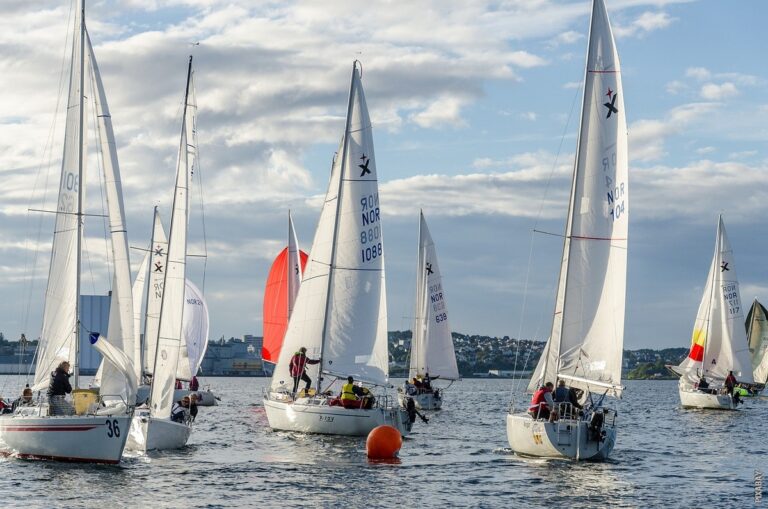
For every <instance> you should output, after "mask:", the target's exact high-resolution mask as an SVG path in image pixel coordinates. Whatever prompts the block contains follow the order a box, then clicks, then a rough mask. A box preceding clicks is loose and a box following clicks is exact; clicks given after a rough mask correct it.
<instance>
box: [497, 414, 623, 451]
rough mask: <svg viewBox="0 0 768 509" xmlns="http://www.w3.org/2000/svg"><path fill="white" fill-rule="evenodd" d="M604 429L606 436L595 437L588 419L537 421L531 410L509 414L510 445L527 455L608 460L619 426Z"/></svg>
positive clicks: (508, 432) (514, 449)
mask: <svg viewBox="0 0 768 509" xmlns="http://www.w3.org/2000/svg"><path fill="white" fill-rule="evenodd" d="M602 431H603V432H604V433H603V434H602V439H600V440H594V439H593V437H592V436H591V433H590V430H589V423H588V422H587V421H584V420H575V419H561V420H559V421H558V422H546V421H541V420H539V421H535V420H533V418H532V417H531V416H530V415H528V414H507V439H508V440H509V446H510V447H511V448H512V450H513V451H514V452H515V453H517V454H521V455H524V456H537V457H543V458H569V459H575V460H604V459H606V458H608V456H609V455H610V454H611V451H613V447H614V445H615V444H616V429H615V427H614V426H604V427H603V430H602Z"/></svg>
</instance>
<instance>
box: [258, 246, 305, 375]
mask: <svg viewBox="0 0 768 509" xmlns="http://www.w3.org/2000/svg"><path fill="white" fill-rule="evenodd" d="M300 256H301V270H302V272H303V271H304V267H306V265H307V253H305V252H304V251H301V252H300ZM287 328H288V248H287V247H286V248H285V249H283V250H282V251H280V254H279V255H277V258H275V261H274V262H272V267H271V268H270V269H269V276H267V285H266V287H265V288H264V344H263V346H262V349H261V357H262V359H263V360H264V361H266V362H271V363H274V364H276V363H277V359H278V358H279V357H280V347H282V346H283V336H285V331H286V329H287Z"/></svg>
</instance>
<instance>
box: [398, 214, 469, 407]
mask: <svg viewBox="0 0 768 509" xmlns="http://www.w3.org/2000/svg"><path fill="white" fill-rule="evenodd" d="M416 259H417V266H416V300H415V303H414V317H415V318H414V324H413V338H412V340H411V355H410V368H409V371H408V378H409V380H413V379H414V378H418V379H421V380H427V379H433V380H434V379H437V378H439V379H441V380H448V381H451V382H453V381H455V380H458V379H459V368H458V366H457V365H456V353H455V351H454V349H453V338H452V336H451V327H450V325H449V324H448V323H449V322H448V309H447V307H446V299H445V290H444V289H443V281H442V280H443V277H442V274H441V273H440V267H439V265H438V263H437V252H436V249H435V243H434V242H433V241H432V235H430V233H429V228H428V227H427V221H426V220H425V219H424V213H423V212H421V211H420V212H419V248H418V252H417V257H416ZM409 397H410V398H412V399H413V402H414V404H415V405H416V408H419V409H423V410H439V409H440V408H442V406H443V398H442V395H441V391H440V390H439V389H436V388H434V389H433V388H417V387H416V386H415V385H413V384H410V383H409V382H406V383H405V384H404V386H403V387H400V388H398V391H397V398H398V400H399V402H400V405H401V406H403V407H405V406H406V401H407V398H409Z"/></svg>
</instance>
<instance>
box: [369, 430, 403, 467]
mask: <svg viewBox="0 0 768 509" xmlns="http://www.w3.org/2000/svg"><path fill="white" fill-rule="evenodd" d="M402 446H403V437H402V435H400V432H399V431H397V428H394V427H392V426H387V425H386V424H385V425H382V426H377V427H375V428H373V429H372V430H371V432H370V433H368V438H367V439H366V441H365V451H366V453H368V458H370V459H372V460H388V459H392V458H396V457H397V452H398V451H399V450H400V448H401V447H402Z"/></svg>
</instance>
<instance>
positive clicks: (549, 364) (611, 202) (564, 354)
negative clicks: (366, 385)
mask: <svg viewBox="0 0 768 509" xmlns="http://www.w3.org/2000/svg"><path fill="white" fill-rule="evenodd" d="M627 177H628V175H627V128H626V118H625V116H624V103H623V91H622V86H621V76H620V67H619V57H618V54H617V52H616V47H615V43H614V39H613V34H612V31H611V26H610V23H609V20H608V14H607V12H606V10H605V5H604V3H603V0H594V2H593V4H592V17H591V25H590V34H589V45H588V54H587V65H586V72H585V78H584V97H583V103H582V110H581V124H580V131H579V139H578V143H577V150H576V163H575V166H574V174H573V183H572V188H571V197H570V203H569V210H568V217H567V223H566V229H565V239H564V243H563V244H564V245H563V257H562V264H561V268H560V278H559V283H558V290H557V298H556V301H555V310H554V315H553V320H552V329H551V335H550V339H549V341H548V342H547V346H546V348H545V351H544V353H543V354H542V357H541V359H540V361H539V365H538V366H537V368H536V372H535V373H534V376H533V378H532V379H531V383H530V384H529V386H528V389H529V391H531V392H533V391H535V390H536V389H537V388H538V387H540V386H541V385H542V384H544V383H545V382H551V383H553V384H557V381H558V379H559V380H565V381H566V382H567V383H568V384H569V385H570V386H571V387H572V388H575V389H580V390H582V391H583V393H584V396H583V397H584V398H586V399H585V401H586V404H585V408H584V411H583V412H581V413H579V412H577V411H576V410H575V409H573V408H570V404H568V403H563V404H561V405H560V408H556V409H555V410H559V412H558V414H559V419H558V420H556V421H554V422H550V421H548V420H544V419H538V418H534V417H535V416H532V415H530V414H529V413H527V412H525V413H513V412H512V411H510V413H509V414H508V415H507V438H508V440H509V444H510V446H511V447H512V450H513V451H515V452H516V453H518V454H523V455H529V456H542V457H565V458H572V459H577V460H580V459H604V458H607V457H608V455H609V454H610V453H611V451H612V450H613V446H614V444H615V438H616V429H615V417H616V413H615V412H614V411H613V410H610V409H608V408H606V407H604V406H603V405H602V403H603V399H604V397H605V396H615V397H620V396H621V392H622V390H623V387H622V386H621V358H622V345H623V342H624V307H625V296H626V295H625V294H626V274H627V233H628V212H629V201H628V200H629V195H628V187H627V185H628V179H627Z"/></svg>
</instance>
